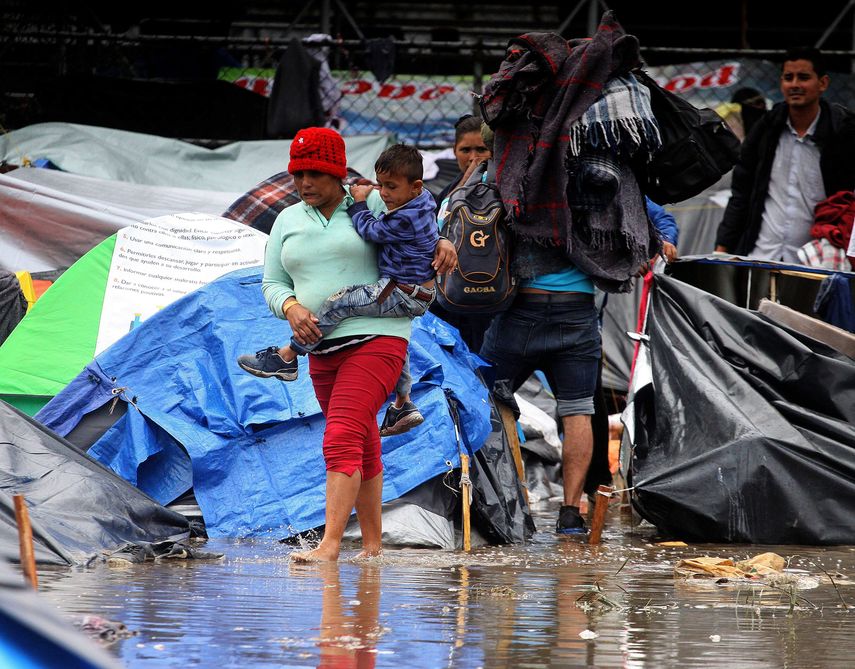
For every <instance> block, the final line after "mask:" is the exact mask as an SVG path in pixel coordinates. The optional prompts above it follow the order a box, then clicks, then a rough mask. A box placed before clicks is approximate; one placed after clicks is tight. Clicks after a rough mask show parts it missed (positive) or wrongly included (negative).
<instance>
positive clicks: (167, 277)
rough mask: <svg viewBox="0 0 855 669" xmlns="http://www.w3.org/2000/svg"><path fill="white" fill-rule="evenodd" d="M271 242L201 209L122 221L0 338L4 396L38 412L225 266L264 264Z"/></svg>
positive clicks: (227, 268)
mask: <svg viewBox="0 0 855 669" xmlns="http://www.w3.org/2000/svg"><path fill="white" fill-rule="evenodd" d="M266 241H267V236H266V235H264V234H262V233H260V232H257V231H255V230H252V229H251V228H248V227H247V226H244V225H240V224H238V223H235V222H234V221H229V220H226V219H222V218H219V217H216V216H210V215H204V214H192V213H191V214H176V215H174V216H163V217H158V218H155V219H152V220H150V221H145V222H143V223H139V224H135V225H133V226H130V227H126V228H123V229H122V230H120V231H119V232H118V233H116V234H114V235H112V236H110V237H109V238H107V239H106V240H104V241H103V242H101V243H100V244H99V245H98V246H96V247H95V248H94V249H92V250H91V251H90V252H89V253H87V254H86V255H85V256H83V257H82V258H81V259H80V260H79V261H77V262H76V263H74V264H73V265H72V266H71V267H70V268H69V269H68V270H67V271H66V272H65V273H64V274H63V275H62V276H61V277H60V278H59V279H58V280H57V281H56V283H54V285H52V286H51V287H50V289H49V290H48V291H47V292H45V294H44V295H43V296H42V297H41V298H40V299H39V300H38V301H37V302H36V303H35V304H34V305H33V308H32V309H30V311H29V312H28V313H27V315H26V316H24V318H23V320H21V322H20V323H19V324H18V326H17V327H16V328H15V329H14V330H13V331H12V332H11V334H10V335H9V337H8V338H7V339H6V341H5V342H4V343H3V345H2V346H0V398H2V399H4V400H6V401H7V402H10V403H11V404H13V405H15V406H16V407H18V408H19V409H21V410H22V411H25V412H26V413H29V414H30V415H33V414H34V413H35V412H36V411H38V409H39V408H41V407H42V406H44V404H45V402H47V400H49V399H50V398H51V397H53V396H54V395H55V394H56V393H58V392H59V391H60V390H61V389H62V388H64V387H65V385H66V384H67V383H68V382H69V381H71V380H72V379H73V378H74V377H75V376H76V375H77V374H79V373H80V371H81V370H82V369H83V368H84V367H85V366H86V365H87V364H88V363H89V362H90V361H91V360H92V358H93V357H95V355H96V354H97V353H99V352H100V351H102V350H104V349H105V348H106V347H107V346H109V345H110V344H112V343H113V342H114V341H116V339H118V338H119V337H121V336H122V335H123V334H125V333H126V332H128V331H129V330H131V329H133V328H134V327H136V326H137V325H138V324H139V323H140V322H142V321H143V320H145V319H146V318H148V317H149V316H150V315H151V314H153V313H154V312H156V311H157V310H158V309H160V308H162V307H164V306H166V305H168V304H169V303H170V302H172V301H173V300H175V299H176V298H177V297H180V296H181V295H184V294H185V293H187V292H189V291H191V290H193V289H194V288H196V287H198V286H199V285H202V284H204V283H206V282H208V281H211V280H212V279H214V278H216V277H218V276H221V275H222V274H224V273H225V272H228V271H230V270H233V269H236V268H238V267H247V266H252V265H258V264H260V263H261V262H262V259H263V256H264V245H265V243H266Z"/></svg>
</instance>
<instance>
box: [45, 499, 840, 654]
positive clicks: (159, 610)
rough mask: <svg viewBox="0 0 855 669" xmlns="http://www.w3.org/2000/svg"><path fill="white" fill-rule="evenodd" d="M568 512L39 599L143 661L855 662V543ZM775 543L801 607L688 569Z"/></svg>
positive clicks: (278, 552)
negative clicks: (459, 542)
mask: <svg viewBox="0 0 855 669" xmlns="http://www.w3.org/2000/svg"><path fill="white" fill-rule="evenodd" d="M553 518H554V512H553V511H552V510H550V511H549V512H547V513H545V514H544V515H543V517H542V518H537V521H538V524H539V526H541V527H542V531H540V532H538V533H537V534H535V536H534V538H533V542H532V543H531V544H529V545H527V546H499V547H485V548H480V549H477V550H474V551H473V552H472V553H471V554H463V553H460V552H446V551H436V550H415V549H406V550H387V551H386V553H385V554H384V556H383V557H382V558H380V559H376V560H370V561H367V562H356V561H351V562H348V561H347V559H348V557H350V556H352V555H354V554H355V552H356V551H352V552H347V551H345V555H344V557H345V561H343V562H341V563H339V564H338V565H292V564H290V562H289V559H288V554H289V552H290V549H289V548H287V547H284V546H283V545H281V544H279V543H277V541H276V540H275V538H270V539H257V540H251V541H250V540H234V541H225V540H212V541H210V542H209V544H208V546H207V547H206V548H207V549H210V550H215V551H218V552H222V553H225V555H226V558H225V560H223V561H219V562H213V563H209V562H201V561H193V560H189V561H175V562H163V563H158V564H150V563H149V564H143V565H133V566H129V567H126V568H121V569H117V568H110V567H107V566H106V565H98V566H95V567H92V568H88V569H77V570H64V569H43V570H40V572H39V581H40V592H41V594H42V596H43V597H44V598H45V599H47V600H48V601H49V602H50V603H51V604H53V605H55V606H57V607H58V608H59V609H60V611H62V612H64V613H66V614H68V615H69V616H72V615H74V614H85V613H90V614H97V615H102V616H104V617H106V618H109V619H110V620H119V621H122V622H124V623H125V624H126V625H127V626H128V627H129V628H131V629H132V630H135V631H136V632H137V633H138V635H137V636H135V637H133V638H130V639H126V640H124V641H120V642H117V643H116V644H114V645H113V646H112V647H111V650H112V651H113V652H114V653H116V654H117V655H118V656H119V657H120V658H121V659H122V661H123V663H124V664H125V666H127V667H132V668H136V667H140V668H144V669H148V668H153V667H158V668H159V667H170V668H172V667H176V666H196V667H215V668H216V669H231V668H233V667H234V668H240V669H257V668H267V667H270V668H273V667H277V668H278V667H286V666H287V667H310V668H313V669H314V668H317V667H377V668H378V669H381V668H384V667H390V668H391V667H395V668H397V667H429V668H434V667H436V668H455V667H461V668H466V669H470V668H472V669H474V668H477V667H485V668H489V669H521V668H523V667H576V666H579V667H684V666H685V667H700V666H703V667H710V666H712V667H734V666H736V667H740V669H742V668H743V667H769V666H794V667H795V666H798V667H846V666H851V657H850V656H851V650H850V648H851V645H852V640H853V630H855V627H853V625H854V624H855V618H853V616H855V608H850V607H853V606H855V551H854V550H853V548H851V547H836V548H812V547H793V546H787V547H772V546H763V547H752V546H688V547H676V548H673V547H668V548H665V547H659V546H655V545H653V544H651V543H650V541H649V540H648V539H647V538H646V537H645V536H643V535H641V534H639V533H637V532H634V531H633V530H632V528H631V527H630V526H629V525H628V524H622V522H623V521H622V519H621V518H620V516H619V514H617V513H615V514H613V516H612V517H610V519H609V522H608V525H607V528H606V532H605V533H604V536H603V544H602V545H600V546H597V547H590V546H588V545H586V544H584V543H580V542H579V541H578V540H573V539H570V538H557V537H555V536H554V535H553V534H552V532H551V526H552V523H553ZM767 550H769V551H774V552H776V553H778V554H780V555H782V556H786V557H788V558H790V567H791V568H793V569H795V570H804V575H808V576H809V578H808V579H805V580H804V582H803V585H804V587H805V588H806V589H802V590H800V591H798V593H797V595H798V597H800V598H801V599H799V600H796V605H795V606H793V608H792V611H791V610H790V605H791V603H792V602H793V598H792V597H791V596H790V593H788V591H787V587H786V586H785V585H782V586H779V587H772V586H771V585H769V584H765V585H764V584H757V583H745V582H731V581H728V582H717V581H716V579H700V580H696V581H695V580H693V581H686V580H682V579H678V578H675V576H674V565H675V564H676V562H677V561H678V560H680V559H681V558H688V557H698V556H701V555H710V556H716V557H734V558H738V559H744V558H747V557H750V556H753V555H756V554H757V553H761V552H765V551H767ZM794 574H798V572H794ZM832 579H833V581H834V584H832V582H831V580H832ZM805 584H806V585H805ZM586 631H587V632H586ZM582 634H585V636H592V637H593V638H583V636H580V635H582Z"/></svg>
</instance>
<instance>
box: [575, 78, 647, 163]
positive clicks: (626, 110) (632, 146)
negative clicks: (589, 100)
mask: <svg viewBox="0 0 855 669" xmlns="http://www.w3.org/2000/svg"><path fill="white" fill-rule="evenodd" d="M661 145H662V138H661V137H660V136H659V126H658V125H657V124H656V118H655V117H654V116H653V111H652V110H651V109H650V91H649V90H648V88H647V87H646V86H640V85H639V84H638V81H636V79H635V77H634V76H632V75H631V74H627V75H626V76H623V77H621V76H617V77H612V78H611V79H609V80H608V81H607V82H606V85H605V87H604V88H603V94H602V95H601V96H600V97H599V98H597V99H596V100H594V103H593V104H592V105H591V106H590V107H588V109H586V110H585V113H584V114H582V116H581V118H579V119H578V120H577V121H575V122H574V123H573V124H572V125H571V126H570V153H571V154H572V155H574V156H578V155H580V154H581V153H582V151H583V149H584V148H586V147H589V148H591V149H594V150H596V151H611V152H613V153H615V154H618V155H623V156H632V155H634V154H635V152H636V151H639V150H643V151H645V152H646V153H647V155H648V156H652V155H653V153H654V152H655V151H656V150H657V149H658V148H659V147H660V146H661Z"/></svg>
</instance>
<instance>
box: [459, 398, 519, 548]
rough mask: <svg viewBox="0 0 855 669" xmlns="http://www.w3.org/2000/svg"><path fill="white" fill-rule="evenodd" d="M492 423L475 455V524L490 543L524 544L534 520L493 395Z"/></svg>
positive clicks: (472, 473)
mask: <svg viewBox="0 0 855 669" xmlns="http://www.w3.org/2000/svg"><path fill="white" fill-rule="evenodd" d="M449 402H454V399H453V398H451V397H450V398H449ZM455 413H456V412H455V411H453V412H452V416H454V415H455ZM490 425H491V427H492V429H491V430H490V434H488V435H487V440H486V441H485V442H484V445H483V446H482V447H481V448H480V449H478V450H477V451H476V452H475V454H474V455H473V456H472V467H471V472H470V475H471V479H472V498H473V499H472V523H473V525H474V526H475V528H476V529H477V530H478V531H479V532H480V533H481V535H482V536H483V537H484V538H485V539H487V541H489V542H490V543H491V544H513V543H525V542H526V541H528V539H529V538H530V537H531V535H532V534H533V533H534V530H535V527H534V520H532V517H531V511H530V510H529V507H528V502H526V499H525V493H524V492H523V487H522V486H523V482H522V481H520V479H519V476H518V475H517V469H516V465H515V464H514V458H513V455H512V454H511V448H510V444H509V443H508V435H507V433H506V432H505V429H504V425H503V423H502V418H501V416H500V415H499V411H498V409H497V408H496V404H495V402H494V401H493V397H492V395H491V396H490Z"/></svg>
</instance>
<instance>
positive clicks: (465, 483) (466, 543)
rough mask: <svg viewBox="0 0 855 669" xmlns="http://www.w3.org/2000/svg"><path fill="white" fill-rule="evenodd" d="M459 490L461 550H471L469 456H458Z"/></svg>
mask: <svg viewBox="0 0 855 669" xmlns="http://www.w3.org/2000/svg"><path fill="white" fill-rule="evenodd" d="M460 490H461V492H462V493H463V499H462V500H461V501H462V502H463V550H464V551H466V552H467V553H468V552H469V551H471V550H472V534H471V522H472V521H471V517H470V513H469V505H470V504H471V503H472V481H471V480H470V479H469V456H468V455H465V454H463V453H461V454H460Z"/></svg>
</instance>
